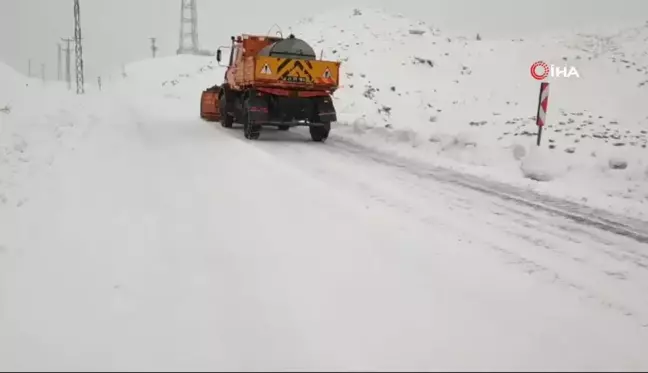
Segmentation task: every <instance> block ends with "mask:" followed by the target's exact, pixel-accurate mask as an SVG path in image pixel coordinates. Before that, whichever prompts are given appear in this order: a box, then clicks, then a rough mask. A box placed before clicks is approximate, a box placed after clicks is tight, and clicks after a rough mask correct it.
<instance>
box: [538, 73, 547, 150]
mask: <svg viewBox="0 0 648 373" xmlns="http://www.w3.org/2000/svg"><path fill="white" fill-rule="evenodd" d="M548 105H549V83H547V82H542V83H540V98H539V99H538V114H537V115H536V125H537V126H538V146H540V140H541V139H542V127H544V125H545V123H546V119H547V106H548Z"/></svg>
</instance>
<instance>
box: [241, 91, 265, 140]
mask: <svg viewBox="0 0 648 373" xmlns="http://www.w3.org/2000/svg"><path fill="white" fill-rule="evenodd" d="M249 106H250V103H249V101H248V99H247V98H246V99H245V101H244V102H243V134H244V135H245V138H246V139H248V140H258V139H259V136H261V126H260V125H258V124H256V123H254V121H253V120H251V119H250V115H248V111H249V110H250V109H249Z"/></svg>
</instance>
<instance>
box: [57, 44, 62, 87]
mask: <svg viewBox="0 0 648 373" xmlns="http://www.w3.org/2000/svg"><path fill="white" fill-rule="evenodd" d="M62 57H63V47H62V46H61V43H58V65H57V68H58V69H57V74H56V79H57V80H58V81H61V76H62V75H63V65H62V59H61V58H62Z"/></svg>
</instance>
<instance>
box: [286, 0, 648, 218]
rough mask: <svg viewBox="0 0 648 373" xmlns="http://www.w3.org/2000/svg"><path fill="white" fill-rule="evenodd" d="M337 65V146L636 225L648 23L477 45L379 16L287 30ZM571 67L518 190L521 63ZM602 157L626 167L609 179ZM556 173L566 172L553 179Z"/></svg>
mask: <svg viewBox="0 0 648 373" xmlns="http://www.w3.org/2000/svg"><path fill="white" fill-rule="evenodd" d="M293 32H294V33H295V34H297V35H299V37H302V38H304V39H305V40H308V41H310V42H312V44H313V45H314V47H315V48H316V50H317V52H318V55H319V53H320V51H322V50H323V51H324V52H323V53H324V58H325V59H326V58H328V59H336V60H340V61H342V67H341V68H342V72H343V74H342V84H343V85H344V88H343V89H341V90H340V91H339V93H338V94H337V100H336V104H337V109H338V111H339V112H340V122H341V124H342V128H338V129H337V130H336V134H337V135H338V136H344V137H346V138H352V139H357V140H359V141H362V142H363V143H365V144H371V145H372V146H374V147H377V148H381V149H385V148H386V147H387V148H390V149H392V150H393V151H394V152H397V153H398V154H401V155H403V156H408V157H414V158H418V159H422V160H425V161H426V162H431V163H435V164H437V165H442V166H444V167H451V168H454V169H458V170H461V171H462V172H469V173H472V174H475V175H479V176H482V177H488V178H491V179H495V180H502V181H506V182H508V183H513V184H516V185H519V186H524V187H527V188H531V189H533V190H537V191H539V192H543V193H549V194H552V195H556V196H560V197H564V198H568V199H570V200H573V201H577V202H580V203H587V204H589V205H592V206H596V207H601V208H605V209H608V210H614V211H617V212H619V213H624V214H630V215H633V216H636V217H641V218H644V219H645V218H646V216H648V157H647V155H648V149H647V148H646V146H647V144H648V109H646V106H645V102H647V100H648V49H647V48H646V44H645V40H646V38H648V24H646V25H642V26H640V27H629V28H627V29H623V30H621V31H619V30H612V31H610V32H608V33H605V34H578V35H573V36H567V37H565V36H546V37H542V38H536V39H533V40H531V39H528V40H523V39H513V40H500V39H496V40H489V39H486V38H484V37H482V40H481V41H478V40H476V35H466V36H460V35H454V34H451V33H446V32H444V31H443V30H438V29H437V28H435V27H434V26H433V25H428V24H426V23H424V22H417V21H412V20H410V19H407V18H405V17H402V16H398V15H391V14H389V13H387V12H384V11H381V10H379V9H358V10H353V9H348V10H345V11H335V12H331V13H325V14H323V15H321V16H318V17H313V18H310V19H306V20H304V21H302V22H300V24H299V25H298V26H297V27H295V28H294V29H293ZM538 60H543V61H545V62H546V63H548V64H554V65H556V66H575V67H576V68H577V70H578V72H579V74H580V79H577V78H576V77H571V78H570V79H565V78H555V79H551V78H550V79H549V82H550V97H549V110H548V113H547V120H548V126H547V127H545V131H544V134H543V139H542V145H541V146H542V147H543V148H545V149H550V148H551V150H552V151H551V152H542V154H546V156H547V158H546V159H545V161H544V162H543V163H545V164H543V165H542V167H543V169H545V170H547V169H551V168H556V170H553V171H552V174H555V176H556V177H555V178H552V180H551V182H537V181H533V180H529V179H528V178H527V175H526V174H525V172H524V170H525V164H526V163H528V162H527V161H525V159H524V158H525V157H522V158H521V159H520V158H518V157H516V154H517V153H518V152H519V150H520V147H521V148H523V149H525V152H524V154H531V153H532V152H531V150H532V149H533V148H535V147H536V133H537V127H536V126H535V115H536V112H537V105H538V95H539V88H540V83H539V82H538V81H536V80H534V79H533V78H532V77H531V75H530V72H529V70H530V67H531V65H532V63H533V62H535V61H538ZM611 158H615V159H616V158H622V159H624V160H625V161H626V162H627V163H628V167H627V168H626V169H625V170H618V169H610V167H609V160H610V159H611ZM565 171H566V172H565Z"/></svg>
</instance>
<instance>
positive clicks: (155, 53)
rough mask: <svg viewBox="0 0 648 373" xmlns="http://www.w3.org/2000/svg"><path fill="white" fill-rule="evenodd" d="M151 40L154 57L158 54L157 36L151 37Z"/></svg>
mask: <svg viewBox="0 0 648 373" xmlns="http://www.w3.org/2000/svg"><path fill="white" fill-rule="evenodd" d="M149 39H150V40H151V52H152V53H153V58H155V56H156V55H157V51H158V47H157V46H156V45H155V41H156V40H157V39H156V38H149Z"/></svg>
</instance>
